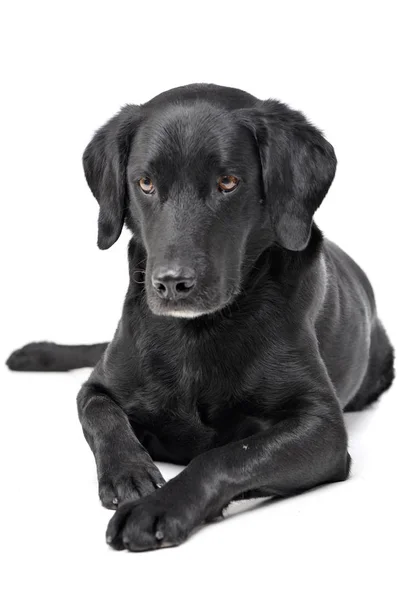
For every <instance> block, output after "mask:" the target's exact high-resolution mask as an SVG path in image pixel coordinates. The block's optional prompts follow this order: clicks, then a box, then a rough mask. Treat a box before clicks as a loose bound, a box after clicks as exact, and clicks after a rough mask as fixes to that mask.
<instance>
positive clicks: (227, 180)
mask: <svg viewBox="0 0 400 600" xmlns="http://www.w3.org/2000/svg"><path fill="white" fill-rule="evenodd" d="M238 185H239V179H238V178H237V177H235V176H234V175H223V176H222V177H220V178H219V179H218V189H219V191H220V192H233V190H235V189H236V188H237V186H238Z"/></svg>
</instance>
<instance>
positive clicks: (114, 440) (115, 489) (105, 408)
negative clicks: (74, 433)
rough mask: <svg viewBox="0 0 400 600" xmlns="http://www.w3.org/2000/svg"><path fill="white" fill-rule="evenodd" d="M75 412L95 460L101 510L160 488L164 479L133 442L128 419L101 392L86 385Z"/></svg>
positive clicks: (93, 386) (146, 455) (94, 387)
mask: <svg viewBox="0 0 400 600" xmlns="http://www.w3.org/2000/svg"><path fill="white" fill-rule="evenodd" d="M78 412H79V418H80V421H81V424H82V427H83V433H84V435H85V438H86V440H87V441H88V443H89V445H90V447H91V449H92V451H93V454H94V457H95V460H96V466H97V474H98V480H99V496H100V500H101V502H102V504H103V506H105V507H106V508H114V509H115V508H117V506H118V504H121V503H122V502H124V501H126V500H134V499H137V498H140V497H141V496H144V495H146V494H150V493H151V492H153V491H154V490H155V489H157V488H159V487H161V486H162V485H163V483H164V479H163V476H162V475H161V473H160V471H159V469H158V468H157V467H156V465H155V464H154V462H153V460H152V459H151V457H150V455H149V454H148V452H147V451H146V450H145V449H144V448H143V446H142V445H141V444H140V442H139V441H138V439H137V438H136V436H135V434H134V432H133V430H132V427H131V425H130V423H129V420H128V417H127V415H126V414H125V412H124V411H123V410H122V408H121V407H120V406H119V405H118V404H116V403H115V402H114V401H113V400H112V398H111V397H110V396H108V395H107V393H105V392H104V390H102V389H100V388H99V387H97V386H95V385H94V384H91V383H86V384H85V385H84V386H83V387H82V389H81V391H80V393H79V395H78Z"/></svg>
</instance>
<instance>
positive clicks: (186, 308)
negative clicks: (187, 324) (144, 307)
mask: <svg viewBox="0 0 400 600" xmlns="http://www.w3.org/2000/svg"><path fill="white" fill-rule="evenodd" d="M235 295H236V294H234V293H229V294H227V295H226V296H225V297H224V298H218V299H215V300H214V301H212V300H211V299H207V300H205V301H203V302H196V300H195V299H194V298H193V299H191V300H190V301H189V299H188V300H187V301H185V300H182V301H179V302H173V301H168V300H167V301H166V300H161V299H159V298H157V297H154V296H153V295H147V304H148V306H149V308H150V310H151V312H152V313H153V314H154V315H157V316H162V317H175V318H178V319H196V318H198V317H202V316H204V315H211V314H213V313H217V312H218V311H220V310H222V309H223V308H224V307H225V306H227V305H228V304H230V303H231V302H232V300H233V298H234V296H235Z"/></svg>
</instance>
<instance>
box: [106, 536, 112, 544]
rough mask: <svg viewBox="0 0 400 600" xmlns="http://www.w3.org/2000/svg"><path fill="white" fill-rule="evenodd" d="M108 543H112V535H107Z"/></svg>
mask: <svg viewBox="0 0 400 600" xmlns="http://www.w3.org/2000/svg"><path fill="white" fill-rule="evenodd" d="M106 542H107V544H111V542H112V535H107V536H106Z"/></svg>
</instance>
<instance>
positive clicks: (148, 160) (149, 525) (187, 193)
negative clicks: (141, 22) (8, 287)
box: [8, 85, 394, 550]
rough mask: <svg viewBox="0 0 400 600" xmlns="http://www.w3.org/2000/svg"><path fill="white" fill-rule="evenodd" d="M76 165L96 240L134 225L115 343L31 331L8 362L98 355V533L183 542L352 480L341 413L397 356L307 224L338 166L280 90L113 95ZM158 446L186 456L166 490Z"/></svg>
mask: <svg viewBox="0 0 400 600" xmlns="http://www.w3.org/2000/svg"><path fill="white" fill-rule="evenodd" d="M84 167H85V174H86V178H87V181H88V184H89V186H90V188H91V190H92V192H93V194H94V196H95V197H96V199H97V200H98V202H99V206H100V215H99V237H98V244H99V246H100V248H109V247H110V246H111V245H112V244H113V243H114V242H115V241H116V240H117V239H118V237H119V235H120V232H121V229H122V226H123V224H124V223H126V225H127V226H128V227H129V228H130V229H131V231H132V233H133V237H132V241H131V243H130V246H129V270H130V284H129V289H128V292H127V295H126V299H125V304H124V308H123V313H122V317H121V320H120V322H119V324H118V328H117V331H116V333H115V336H114V339H113V340H112V342H110V344H109V345H108V347H107V348H106V344H98V345H96V346H91V347H87V348H85V347H74V348H73V349H68V348H67V347H64V346H63V347H59V346H55V345H51V344H46V343H44V344H37V345H33V346H32V345H31V346H28V347H25V348H23V349H22V350H18V351H16V352H15V353H14V354H13V355H12V356H11V357H10V359H9V361H8V365H9V367H10V368H13V369H20V370H37V369H43V370H66V369H70V368H77V367H81V366H87V365H88V364H91V365H93V366H94V365H95V363H96V362H97V361H98V362H97V364H96V366H95V369H94V371H93V373H92V375H91V376H90V378H89V380H88V381H87V383H86V384H85V385H84V386H83V387H82V389H81V391H80V393H79V396H78V409H79V417H80V419H81V423H82V426H83V431H84V434H85V437H86V439H87V441H88V443H89V445H90V447H91V448H92V450H93V453H94V456H95V459H96V464H97V471H98V479H99V493H100V498H101V501H102V503H103V504H104V506H106V507H108V508H116V507H117V505H118V506H119V508H118V510H117V512H116V514H115V516H114V517H113V518H112V519H111V521H110V524H109V527H108V531H107V540H108V542H109V543H110V544H111V545H112V546H113V547H114V548H117V549H122V548H127V549H129V550H147V549H153V548H159V547H163V546H169V545H176V544H179V543H180V542H182V541H183V540H184V539H185V538H186V537H187V536H188V535H189V534H190V532H191V531H192V530H193V529H194V528H195V527H196V526H197V525H199V524H200V523H202V522H204V521H207V520H210V519H212V518H214V517H215V516H218V515H219V514H220V513H221V511H222V509H223V508H224V506H226V505H227V504H228V503H229V502H230V501H232V500H233V499H235V498H238V497H251V496H259V495H274V496H285V495H289V494H294V493H298V492H300V491H302V490H305V489H308V488H311V487H313V486H317V485H319V484H322V483H326V482H331V481H341V480H344V479H346V478H347V476H348V474H349V466H350V458H349V455H348V452H347V435H346V431H345V427H344V421H343V411H345V410H349V409H351V410H360V409H361V408H363V407H364V406H365V405H366V404H368V403H370V402H372V401H374V400H375V399H376V398H377V397H378V396H379V394H381V393H382V392H383V391H384V390H386V389H387V388H388V387H389V386H390V384H391V382H392V379H393V376H394V373H393V350H392V347H391V345H390V342H389V340H388V338H387V335H386V333H385V331H384V329H383V327H382V324H381V323H380V321H379V319H378V317H377V313H376V307H375V301H374V295H373V292H372V289H371V286H370V284H369V282H368V280H367V278H366V276H365V274H364V273H363V271H362V270H361V269H360V268H359V267H358V266H357V265H356V264H355V263H354V262H353V261H352V260H351V259H350V258H349V257H348V256H347V255H346V254H345V253H344V252H343V251H342V250H340V249H339V248H338V247H337V246H335V245H334V244H333V243H331V242H329V241H328V240H324V239H323V236H322V234H321V232H320V231H319V229H318V228H317V226H316V225H315V224H314V223H313V215H314V212H315V210H316V209H317V208H318V206H319V205H320V204H321V202H322V200H323V198H324V196H325V194H326V193H327V191H328V189H329V187H330V184H331V182H332V180H333V177H334V174H335V168H336V158H335V154H334V151H333V148H332V146H331V145H330V144H329V143H328V142H327V141H326V140H325V139H324V137H323V136H322V134H321V133H320V131H318V130H317V129H316V128H315V127H314V126H313V125H311V124H310V123H309V122H308V121H307V120H306V119H305V118H304V116H303V115H302V114H301V113H298V112H296V111H293V110H291V109H290V108H288V107H287V106H285V105H284V104H281V103H280V102H277V101H275V100H269V101H266V102H262V101H259V100H257V99H256V98H254V97H253V96H250V95H249V94H246V93H245V92H241V91H239V90H234V89H230V88H223V87H218V86H212V85H192V86H187V87H183V88H178V89H175V90H171V91H169V92H166V93H164V94H161V95H160V96H157V97H156V98H155V99H153V100H151V101H150V102H148V103H147V104H144V105H143V106H127V107H125V108H124V109H122V111H121V112H120V113H119V114H118V115H117V116H115V117H114V118H113V119H111V120H110V121H109V122H108V123H107V124H106V125H105V126H104V127H103V128H102V129H100V130H99V131H98V132H97V133H96V135H95V136H94V138H93V140H92V141H91V142H90V144H89V146H88V147H87V149H86V151H85V154H84ZM224 175H233V176H235V177H237V178H238V180H239V185H238V187H237V188H236V189H235V190H234V191H232V192H230V193H224V192H221V191H219V188H218V185H217V182H218V178H219V177H221V176H224ZM143 177H147V178H150V179H151V180H152V182H153V184H154V193H153V194H152V195H146V194H144V193H143V191H142V190H141V188H140V186H139V185H138V181H139V180H140V179H141V178H143ZM189 272H190V274H191V275H190V285H189V284H188V283H187V281H188V277H187V275H185V273H189ZM160 273H164V275H163V277H164V279H163V281H164V284H161V288H160V283H159V281H160V279H159V278H160ZM185 278H186V279H185ZM168 286H169V287H168ZM171 286H172V287H171ZM160 289H162V290H163V294H161V293H160ZM166 289H168V290H170V289H171V290H172V292H171V294H172V295H170V296H166V295H165V293H164V292H165V290H166ZM175 292H176V294H175ZM174 294H175V295H174ZM154 460H162V461H172V462H177V463H181V464H188V466H187V467H186V469H184V470H183V471H182V472H181V473H180V474H179V475H178V476H177V477H175V478H174V479H172V480H171V481H169V482H168V483H166V484H164V481H163V478H162V476H161V473H160V472H159V470H158V468H157V467H156V466H155V464H154V462H153V461H154ZM158 488H160V489H158Z"/></svg>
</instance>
